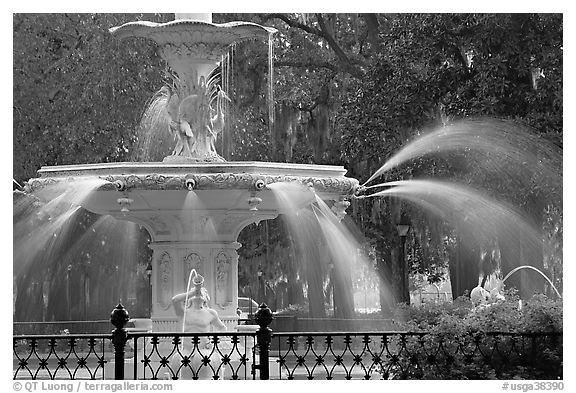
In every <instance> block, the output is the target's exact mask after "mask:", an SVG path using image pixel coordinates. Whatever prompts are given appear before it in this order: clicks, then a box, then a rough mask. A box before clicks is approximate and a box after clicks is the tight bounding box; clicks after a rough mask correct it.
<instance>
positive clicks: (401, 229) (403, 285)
mask: <svg viewBox="0 0 576 393" xmlns="http://www.w3.org/2000/svg"><path fill="white" fill-rule="evenodd" d="M396 230H397V231H398V236H400V255H399V256H398V259H399V264H398V265H399V266H400V277H401V280H400V294H401V297H402V298H401V300H402V301H403V302H406V303H407V304H409V303H410V291H409V290H408V269H407V268H406V257H405V248H406V236H407V235H408V232H409V231H410V225H409V224H403V223H400V224H397V225H396Z"/></svg>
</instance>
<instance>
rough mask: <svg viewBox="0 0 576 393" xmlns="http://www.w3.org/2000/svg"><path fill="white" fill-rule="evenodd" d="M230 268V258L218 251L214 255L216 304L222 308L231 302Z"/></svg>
mask: <svg viewBox="0 0 576 393" xmlns="http://www.w3.org/2000/svg"><path fill="white" fill-rule="evenodd" d="M231 268H232V266H231V258H230V256H229V255H228V254H227V253H226V252H224V251H220V252H219V253H218V255H216V304H217V305H219V306H220V307H222V308H225V307H226V306H228V305H229V304H230V302H232V293H231V288H230V286H231V284H232V282H231V281H230V280H231V277H230V276H231Z"/></svg>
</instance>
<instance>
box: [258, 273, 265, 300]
mask: <svg viewBox="0 0 576 393" xmlns="http://www.w3.org/2000/svg"><path fill="white" fill-rule="evenodd" d="M257 274H258V304H260V303H263V302H264V272H263V271H262V268H261V267H258V273H257Z"/></svg>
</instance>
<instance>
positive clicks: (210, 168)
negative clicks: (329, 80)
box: [38, 161, 348, 177]
mask: <svg viewBox="0 0 576 393" xmlns="http://www.w3.org/2000/svg"><path fill="white" fill-rule="evenodd" d="M102 171H105V172H106V173H108V174H144V173H150V172H157V173H166V174H182V173H193V174H197V173H246V174H261V175H292V176H321V177H343V176H344V175H345V174H346V173H347V172H348V171H347V169H346V168H344V167H343V166H340V165H316V164H295V163H281V162H263V161H226V162H193V163H164V162H111V163H92V164H69V165H54V166H42V167H41V168H40V169H39V170H38V174H39V175H40V177H52V176H58V175H62V176H65V175H70V174H71V173H74V174H90V173H98V172H102Z"/></svg>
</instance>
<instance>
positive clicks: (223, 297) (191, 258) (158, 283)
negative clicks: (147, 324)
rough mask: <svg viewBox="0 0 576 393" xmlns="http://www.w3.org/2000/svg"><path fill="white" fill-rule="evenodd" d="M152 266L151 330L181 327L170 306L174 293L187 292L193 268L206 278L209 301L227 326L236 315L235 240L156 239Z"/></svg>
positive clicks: (236, 273) (238, 245) (235, 321)
mask: <svg viewBox="0 0 576 393" xmlns="http://www.w3.org/2000/svg"><path fill="white" fill-rule="evenodd" d="M150 247H151V248H152V249H153V251H154V255H153V267H152V280H153V281H152V282H153V285H152V313H151V318H152V323H153V331H158V332H159V331H162V332H167V331H168V332H170V331H182V326H180V320H179V318H178V317H177V316H176V314H175V311H174V308H173V306H172V301H171V299H172V297H173V296H174V295H175V294H178V293H183V292H186V289H187V286H188V278H189V276H190V272H191V271H192V269H195V270H196V272H198V273H199V274H201V275H202V276H203V277H204V279H205V284H204V285H205V288H206V289H207V290H208V294H209V296H210V302H209V304H208V307H210V308H213V309H214V310H216V311H217V312H218V315H219V316H220V319H221V320H222V322H224V323H225V324H226V326H227V328H228V329H229V330H232V329H234V328H235V326H236V325H237V321H238V316H237V314H236V307H237V304H238V252H237V250H238V248H240V247H241V244H240V243H238V242H235V241H234V242H230V241H228V242H156V243H152V244H151V245H150Z"/></svg>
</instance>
